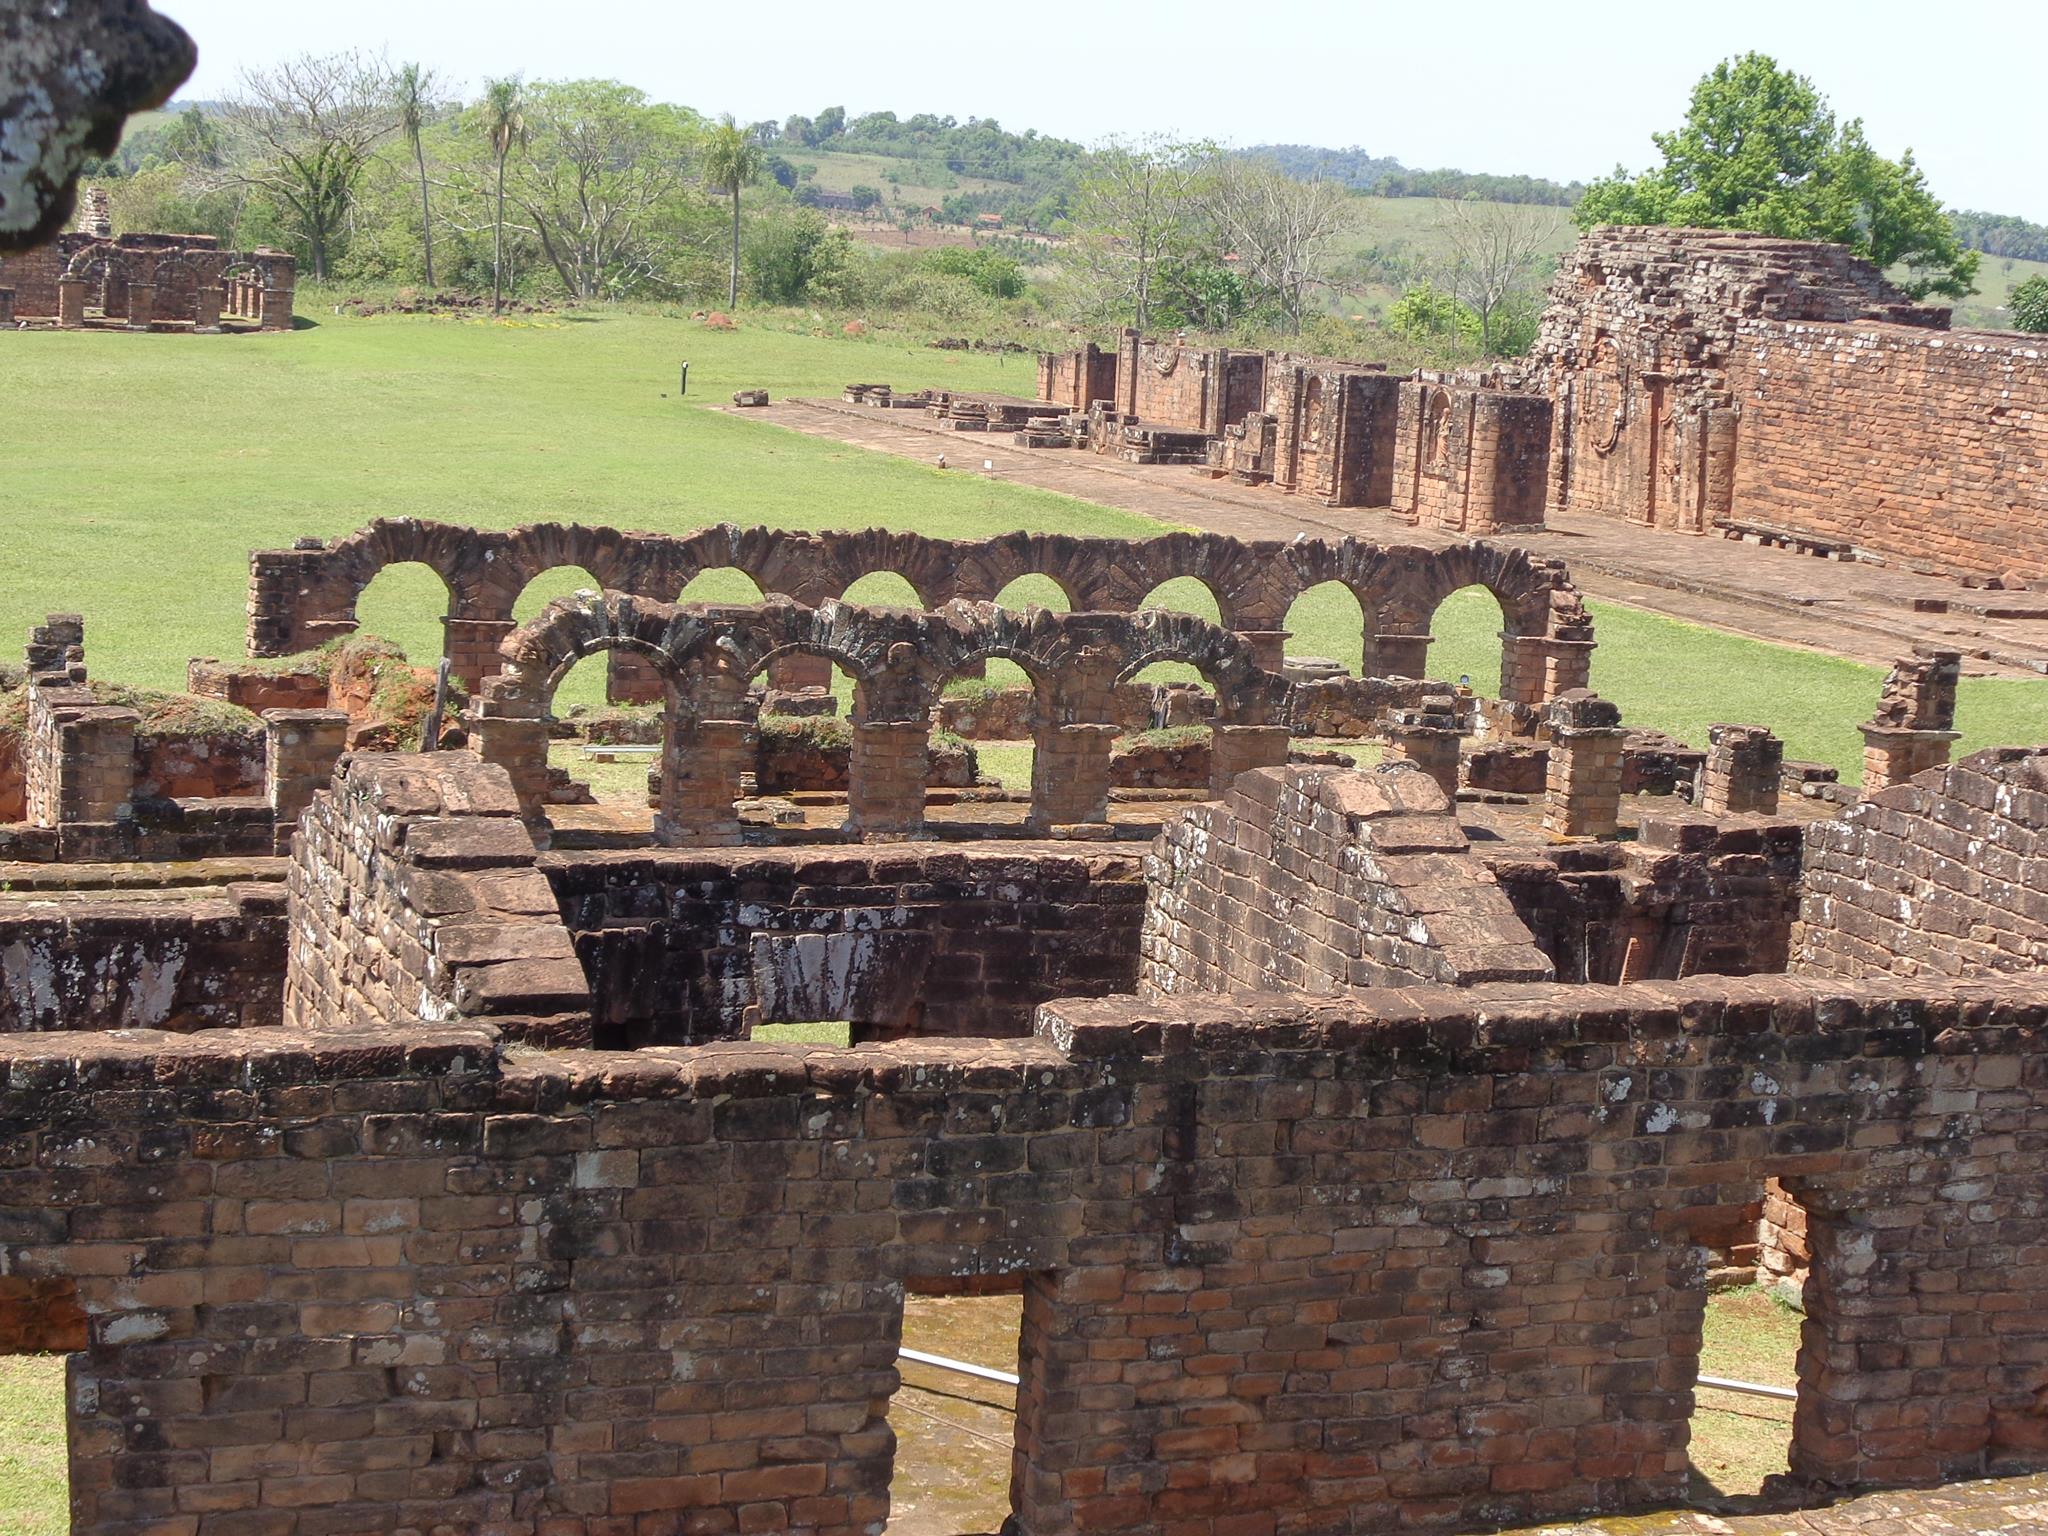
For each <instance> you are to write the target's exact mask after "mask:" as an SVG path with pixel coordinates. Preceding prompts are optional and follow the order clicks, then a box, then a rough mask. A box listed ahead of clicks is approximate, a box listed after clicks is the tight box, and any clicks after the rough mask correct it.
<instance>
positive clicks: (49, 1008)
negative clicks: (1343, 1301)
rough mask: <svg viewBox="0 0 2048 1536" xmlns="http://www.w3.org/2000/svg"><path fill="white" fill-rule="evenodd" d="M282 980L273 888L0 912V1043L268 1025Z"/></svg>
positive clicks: (54, 902)
mask: <svg viewBox="0 0 2048 1536" xmlns="http://www.w3.org/2000/svg"><path fill="white" fill-rule="evenodd" d="M284 971H285V916H284V890H283V888H282V887H281V886H275V885H261V884H254V883H242V884H236V885H230V886H227V887H225V888H223V889H220V890H217V891H208V892H205V893H203V894H202V893H187V892H178V891H165V892H147V893H143V892H136V893H124V892H118V891H61V892H52V893H50V894H49V895H48V896H33V897H32V896H12V897H8V898H6V899H4V900H0V1033H7V1032H14V1031H21V1030H110V1029H120V1030H125V1029H159V1030H171V1031H178V1032H183V1031H187V1030H198V1029H238V1028H250V1027H254V1026H258V1025H274V1024H276V1023H277V1022H278V1020H279V1018H280V1016H281V1012H282V1005H283V994H284Z"/></svg>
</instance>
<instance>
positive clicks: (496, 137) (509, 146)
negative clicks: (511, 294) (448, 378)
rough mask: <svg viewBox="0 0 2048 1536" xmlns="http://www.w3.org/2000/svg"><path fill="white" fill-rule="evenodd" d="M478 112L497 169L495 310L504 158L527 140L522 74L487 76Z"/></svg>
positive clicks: (499, 304) (499, 297)
mask: <svg viewBox="0 0 2048 1536" xmlns="http://www.w3.org/2000/svg"><path fill="white" fill-rule="evenodd" d="M478 113H479V116H480V117H481V119H482V123H483V131H484V138H485V140H486V141H487V142H488V143H489V144H490V146H491V158H492V159H493V160H495V161H496V162H497V172H498V178H497V180H498V188H497V207H496V210H495V212H494V214H493V216H492V221H491V222H492V228H493V231H494V234H493V238H492V241H491V313H492V314H496V313H497V312H498V311H500V310H501V309H503V308H504V307H505V162H506V160H507V159H508V158H510V156H511V154H512V151H513V149H514V148H516V147H517V146H519V145H521V144H523V143H525V142H526V92H525V90H524V88H523V87H522V86H521V85H520V82H519V77H518V76H517V75H505V76H502V77H500V78H499V79H496V80H486V81H485V82H484V99H483V101H482V102H481V103H480V104H479V105H478Z"/></svg>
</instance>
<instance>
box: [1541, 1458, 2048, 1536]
mask: <svg viewBox="0 0 2048 1536" xmlns="http://www.w3.org/2000/svg"><path fill="white" fill-rule="evenodd" d="M2044 1533H2048V1475H2044V1474H2038V1473H2037V1474H2035V1475H2033V1476H2031V1477H2006V1478H1991V1479H1988V1480H1985V1481H1981V1482H1972V1483H1951V1484H1949V1485H1948V1486H1947V1487H1944V1488H1919V1489H1910V1490H1906V1491H1902V1492H1895V1493H1867V1494H1864V1495H1863V1496H1862V1497H1860V1498H1854V1499H1847V1500H1844V1501H1843V1502H1842V1503H1840V1504H1834V1505H1831V1506H1829V1507H1828V1508H1826V1509H1805V1510H1797V1511H1792V1512H1789V1513H1785V1514H1775V1515H1732V1514H1731V1515H1709V1514H1702V1513H1700V1512H1698V1511H1696V1510H1673V1511H1670V1512H1667V1513H1664V1514H1657V1515H1623V1516H1617V1517H1615V1518H1613V1519H1608V1520H1587V1521H1580V1522H1572V1521H1566V1522H1563V1523H1553V1524H1549V1525H1538V1526H1529V1527H1527V1528H1525V1529H1524V1530H1523V1531H1521V1532H1519V1533H1517V1536H2044Z"/></svg>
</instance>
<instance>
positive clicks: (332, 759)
mask: <svg viewBox="0 0 2048 1536" xmlns="http://www.w3.org/2000/svg"><path fill="white" fill-rule="evenodd" d="M263 733H264V743H263V782H264V784H265V786H266V788H267V790H268V793H269V795H270V809H271V813H272V815H273V816H275V817H276V819H277V851H278V852H279V853H281V854H283V853H290V852H291V844H292V833H293V831H294V830H296V829H297V827H298V824H299V817H300V816H301V815H302V814H303V813H304V812H305V809H306V807H307V806H309V805H311V804H312V803H313V796H314V795H316V794H318V793H319V792H320V791H321V790H323V789H325V788H326V787H327V786H328V784H329V783H330V782H331V781H332V780H333V778H334V765H335V764H336V763H338V762H340V761H341V754H342V752H343V751H344V750H345V749H346V748H347V746H348V711H347V710H345V709H266V710H265V711H263Z"/></svg>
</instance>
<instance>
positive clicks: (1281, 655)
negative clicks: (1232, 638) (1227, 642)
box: [1237, 629, 1290, 672]
mask: <svg viewBox="0 0 2048 1536" xmlns="http://www.w3.org/2000/svg"><path fill="white" fill-rule="evenodd" d="M1289 633H1290V631H1288V630H1284V629H1240V630H1239V631H1237V638H1238V639H1240V640H1242V641H1244V643H1245V644H1246V645H1249V646H1250V647H1251V648H1252V656H1253V658H1254V659H1255V660H1256V661H1257V662H1258V664H1259V665H1260V666H1261V667H1264V668H1265V669H1266V670H1267V671H1268V672H1278V671H1279V670H1280V669H1281V668H1282V667H1283V666H1285V665H1286V664H1287V638H1288V635H1289Z"/></svg>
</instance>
